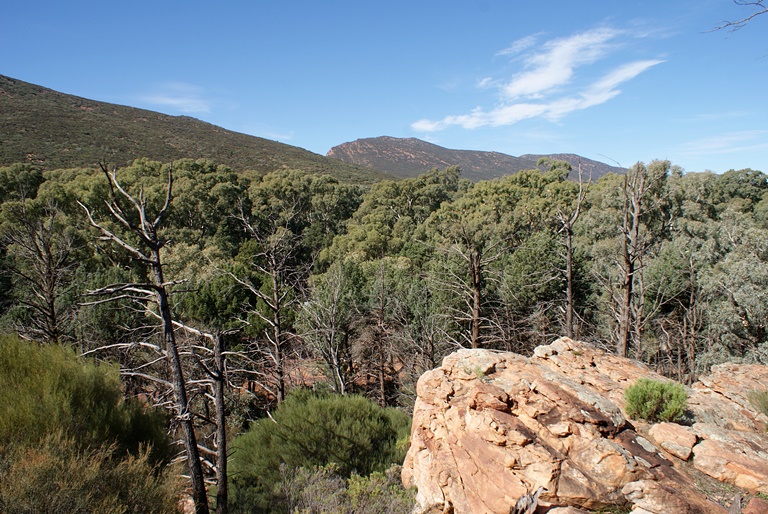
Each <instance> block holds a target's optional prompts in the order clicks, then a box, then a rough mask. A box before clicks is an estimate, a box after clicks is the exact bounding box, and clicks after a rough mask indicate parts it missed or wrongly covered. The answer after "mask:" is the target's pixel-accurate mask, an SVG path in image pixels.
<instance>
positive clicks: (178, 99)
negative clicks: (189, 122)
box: [139, 82, 211, 113]
mask: <svg viewBox="0 0 768 514" xmlns="http://www.w3.org/2000/svg"><path fill="white" fill-rule="evenodd" d="M139 100H140V101H141V102H143V103H147V104H151V105H159V106H162V107H170V108H171V109H172V110H175V111H179V112H183V113H195V112H210V110H211V105H210V101H209V100H207V99H205V98H204V97H203V96H202V88H200V87H198V86H195V85H193V84H184V83H181V82H174V83H168V84H164V85H162V86H160V87H159V88H158V91H157V92H154V93H150V94H146V95H142V96H141V97H140V98H139Z"/></svg>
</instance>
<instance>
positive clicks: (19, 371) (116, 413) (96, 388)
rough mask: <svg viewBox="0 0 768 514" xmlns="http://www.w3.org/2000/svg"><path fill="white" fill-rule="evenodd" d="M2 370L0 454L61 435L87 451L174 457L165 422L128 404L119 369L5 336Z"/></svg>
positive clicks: (0, 361)
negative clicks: (145, 449)
mask: <svg viewBox="0 0 768 514" xmlns="http://www.w3.org/2000/svg"><path fill="white" fill-rule="evenodd" d="M0 368H1V369H2V370H3V373H2V374H0V452H2V451H5V450H8V449H9V448H12V447H17V446H21V447H25V446H27V445H33V444H35V442H36V441H39V440H41V439H43V438H45V437H46V436H48V435H49V434H52V433H56V432H59V431H60V432H62V433H63V434H64V436H65V437H77V441H78V443H79V444H80V445H82V446H83V447H88V446H100V445H107V446H109V445H112V444H117V447H116V448H117V449H119V450H120V451H122V452H126V451H129V452H131V453H133V454H138V452H139V449H140V447H141V446H150V447H151V448H152V457H153V459H154V460H164V459H165V458H167V457H168V456H169V452H170V446H169V441H168V439H167V436H166V434H165V417H164V416H163V414H161V413H160V412H158V411H154V410H149V409H146V408H145V407H143V406H142V405H141V404H140V403H138V402H136V401H127V400H124V399H123V393H122V390H121V387H120V381H119V376H118V373H117V370H116V369H115V368H114V367H112V366H109V365H106V364H101V365H97V364H96V363H94V362H88V361H86V360H84V359H81V358H79V357H77V356H76V355H75V352H74V351H73V350H72V349H69V348H64V347H61V346H57V345H51V346H39V345H37V344H35V343H30V342H25V341H21V340H20V339H18V338H17V337H14V336H7V335H0Z"/></svg>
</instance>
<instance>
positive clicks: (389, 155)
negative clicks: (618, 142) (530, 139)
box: [326, 136, 623, 181]
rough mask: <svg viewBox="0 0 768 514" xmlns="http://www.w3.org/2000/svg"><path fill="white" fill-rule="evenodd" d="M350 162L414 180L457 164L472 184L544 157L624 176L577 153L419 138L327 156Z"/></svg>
mask: <svg viewBox="0 0 768 514" xmlns="http://www.w3.org/2000/svg"><path fill="white" fill-rule="evenodd" d="M326 155H327V156H328V157H333V158H335V159H339V160H342V161H346V162H349V163H354V164H358V165H361V166H369V167H371V168H375V169H378V170H382V171H385V172H387V173H391V174H393V175H395V176H397V177H401V178H406V177H415V176H418V175H419V174H421V173H424V172H425V171H428V170H430V169H432V168H441V169H442V168H446V167H447V166H452V165H458V166H460V167H461V170H462V176H463V177H465V178H468V179H470V180H473V181H478V180H488V179H491V178H494V177H501V176H503V175H509V174H511V173H516V172H518V171H520V170H524V169H531V168H535V167H536V162H537V161H538V160H539V158H541V157H551V158H553V159H559V160H564V161H567V162H569V163H570V164H571V165H572V166H573V168H574V169H577V167H578V166H579V163H581V169H582V172H583V174H584V176H585V177H589V176H590V174H591V175H592V178H593V179H597V178H599V177H601V176H602V175H605V174H606V173H609V172H618V173H621V172H623V170H622V169H621V168H618V167H615V166H609V165H607V164H605V163H602V162H599V161H594V160H592V159H587V158H584V157H580V156H578V155H575V154H551V155H530V154H528V155H521V156H520V157H514V156H511V155H507V154H503V153H499V152H484V151H474V150H451V149H448V148H443V147H442V146H438V145H435V144H432V143H427V142H426V141H422V140H420V139H416V138H396V137H389V136H382V137H374V138H367V139H358V140H356V141H352V142H349V143H344V144H341V145H338V146H335V147H333V148H331V149H330V151H328V153H327V154H326Z"/></svg>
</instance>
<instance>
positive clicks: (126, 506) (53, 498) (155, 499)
mask: <svg viewBox="0 0 768 514" xmlns="http://www.w3.org/2000/svg"><path fill="white" fill-rule="evenodd" d="M115 450H116V448H115V447H109V446H97V447H95V448H90V449H89V448H82V446H81V445H80V444H79V443H78V442H75V440H74V439H73V438H71V437H69V436H64V435H62V433H61V432H55V433H52V434H50V435H47V436H45V437H44V438H43V440H42V441H41V442H40V443H39V445H35V446H34V447H30V446H21V447H18V448H16V449H15V450H14V451H13V452H11V453H10V455H9V456H8V457H7V458H6V461H5V463H4V467H5V469H4V470H3V480H2V481H0V498H1V499H2V502H3V504H4V505H0V511H2V512H3V513H5V514H28V513H32V512H40V513H43V512H51V513H53V512H55V513H57V514H81V513H82V514H84V513H88V512H100V513H105V514H123V513H140V512H141V513H147V514H150V513H151V514H172V513H176V512H178V508H177V502H178V499H179V492H180V488H179V486H178V484H177V482H176V479H174V478H173V477H172V476H171V474H170V471H169V470H165V471H163V470H160V469H158V468H157V467H156V465H155V464H153V463H152V459H151V458H150V455H149V452H148V451H147V449H146V447H145V448H144V449H143V450H141V451H140V452H139V453H137V454H136V455H135V456H128V457H126V458H116V457H115Z"/></svg>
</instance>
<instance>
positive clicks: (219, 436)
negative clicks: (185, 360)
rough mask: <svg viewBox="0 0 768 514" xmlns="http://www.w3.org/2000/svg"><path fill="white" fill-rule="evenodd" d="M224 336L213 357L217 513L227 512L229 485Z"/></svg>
mask: <svg viewBox="0 0 768 514" xmlns="http://www.w3.org/2000/svg"><path fill="white" fill-rule="evenodd" d="M224 351H225V348H224V338H223V337H222V335H221V334H220V333H219V334H216V338H215V340H214V343H213V357H214V360H215V361H216V376H215V377H214V385H213V387H214V392H213V401H214V408H215V410H216V514H227V501H228V495H229V487H228V484H227V415H226V411H225V410H224V389H225V387H226V383H227V374H226V373H227V371H226V357H225V355H224Z"/></svg>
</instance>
